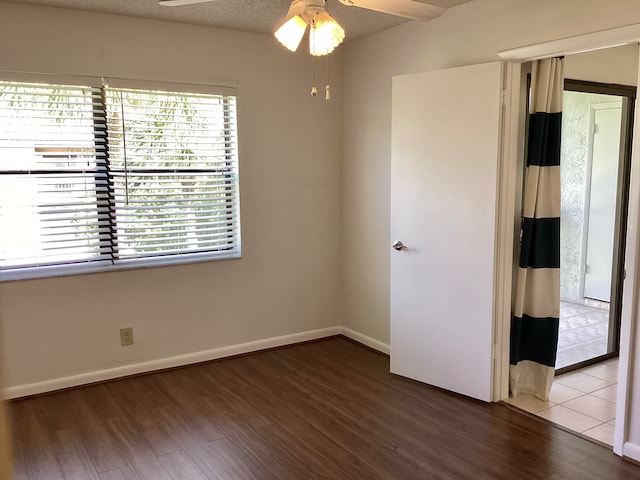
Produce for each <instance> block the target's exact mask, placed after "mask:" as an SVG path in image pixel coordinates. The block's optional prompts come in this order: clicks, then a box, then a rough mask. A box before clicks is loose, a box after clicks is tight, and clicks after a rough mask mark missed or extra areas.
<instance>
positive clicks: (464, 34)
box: [341, 0, 640, 458]
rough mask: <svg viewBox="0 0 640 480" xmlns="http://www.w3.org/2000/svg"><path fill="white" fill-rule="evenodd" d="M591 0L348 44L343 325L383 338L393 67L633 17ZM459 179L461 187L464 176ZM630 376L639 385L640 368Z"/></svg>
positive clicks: (460, 57) (627, 7)
mask: <svg viewBox="0 0 640 480" xmlns="http://www.w3.org/2000/svg"><path fill="white" fill-rule="evenodd" d="M588 4H589V5H588V8H587V7H586V6H585V2H584V0H538V1H535V2H532V1H530V0H474V1H472V2H469V3H466V4H464V5H460V6H458V7H454V8H452V9H450V10H448V11H447V12H446V13H445V14H444V15H443V16H442V17H440V18H438V19H436V20H433V21H431V22H428V23H419V22H410V23H407V24H404V25H400V26H398V27H394V28H392V29H389V30H386V31H384V32H381V33H378V34H375V35H372V36H369V37H364V38H361V39H358V40H355V41H352V42H349V43H347V44H346V45H345V48H344V50H343V51H342V87H343V97H342V105H341V108H342V125H343V130H342V132H343V133H342V192H343V195H342V198H343V204H342V272H343V276H342V279H343V285H342V291H343V294H342V301H343V309H342V312H343V321H344V323H345V325H346V326H347V327H349V328H352V329H354V330H357V331H359V332H361V333H363V334H365V335H369V336H371V337H374V338H376V339H377V340H379V341H381V342H384V343H388V342H389V255H390V253H391V248H390V245H391V241H392V240H393V238H392V236H393V235H392V233H393V232H391V231H390V218H389V205H390V189H389V188H390V156H391V153H390V140H391V78H392V76H393V75H399V74H405V73H412V72H420V71H426V70H433V69H438V68H448V67H455V66H461V65H468V64H475V63H482V62H489V61H495V60H496V59H497V55H496V54H497V52H499V51H501V50H507V49H511V48H515V47H519V46H525V45H531V44H536V43H540V42H546V41H550V40H555V39H560V38H566V37H569V36H573V35H579V34H583V33H588V32H593V31H599V30H603V29H608V28H613V27H618V26H624V25H629V24H632V23H640V9H639V8H638V2H637V1H636V0H616V2H611V1H609V0H590V1H589V2H588ZM634 65H636V63H635V62H634ZM601 81H607V80H606V79H604V80H601ZM624 83H628V82H626V81H625V82H624ZM634 83H635V82H634ZM459 187H460V191H461V192H464V187H465V186H464V185H460V186H459ZM461 301H464V299H461ZM639 331H640V329H639ZM639 341H640V339H639ZM638 370H640V365H638V368H636V371H638ZM635 384H636V385H638V388H639V389H640V378H639V379H638V380H637V381H636V382H635ZM631 404H632V405H634V406H635V409H636V410H638V412H634V415H635V413H637V415H636V416H634V417H633V418H634V419H635V420H634V423H633V425H632V429H631V431H632V437H631V441H632V442H634V443H636V444H638V445H640V399H638V398H637V397H636V400H635V401H632V403H631ZM639 458H640V457H639Z"/></svg>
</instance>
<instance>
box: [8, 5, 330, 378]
mask: <svg viewBox="0 0 640 480" xmlns="http://www.w3.org/2000/svg"><path fill="white" fill-rule="evenodd" d="M0 45H2V48H0V69H4V70H12V71H27V72H48V73H65V74H80V75H95V76H111V77H121V78H129V79H138V78H139V79H152V80H156V81H170V82H183V83H195V84H217V83H218V82H220V81H225V82H233V83H237V84H238V86H239V101H238V117H239V121H238V122H239V152H240V189H241V204H242V206H241V213H242V243H243V258H242V259H238V260H228V261H218V262H208V263H199V264H192V265H183V266H172V267H161V268H149V269H139V270H130V271H118V272H112V273H102V274H89V275H81V276H74V277H64V278H50V279H40V280H33V281H20V282H11V283H3V284H0V292H1V293H2V294H3V299H4V300H3V302H2V304H1V306H0V314H1V316H2V322H3V327H4V334H5V342H4V345H5V347H6V352H5V354H6V355H5V356H6V366H7V368H6V372H5V373H6V380H7V385H8V386H10V387H15V386H20V385H25V384H30V383H33V382H41V381H45V380H50V379H55V378H57V377H63V376H68V375H74V374H79V373H83V372H92V371H95V370H101V369H109V368H114V367H119V366H126V365H131V364H135V363H138V362H146V361H151V360H157V359H162V358H166V357H170V356H174V355H184V354H190V353H193V352H198V351H203V350H209V349H213V348H217V347H221V346H227V345H234V344H239V343H242V342H249V341H253V340H258V339H265V338H270V337H274V336H280V335H285V334H293V333H296V332H302V331H308V330H313V329H319V328H324V327H330V326H336V325H340V324H341V322H340V317H339V293H340V292H339V286H340V277H339V276H340V271H339V250H338V246H339V245H338V243H339V238H340V180H339V178H340V177H339V175H340V151H339V138H340V118H339V104H340V86H339V84H338V83H337V82H336V83H334V88H333V93H334V99H333V100H332V101H331V102H325V101H324V99H323V98H319V97H318V98H311V96H310V95H309V90H310V88H311V83H312V75H313V70H312V61H311V57H310V56H309V55H308V54H305V53H304V51H303V52H302V53H301V54H295V55H294V54H291V53H289V52H288V51H286V50H284V49H283V48H281V47H280V46H279V45H278V44H277V42H275V41H273V39H272V38H271V36H268V35H258V34H249V33H242V32H234V31H230V30H216V29H211V28H206V27H197V26H190V25H184V24H177V23H168V22H160V21H151V20H143V19H138V18H131V17H121V16H112V15H104V14H95V13H83V12H76V11H72V10H63V9H55V8H42V7H34V6H27V5H17V4H8V3H0ZM336 60H337V61H334V62H333V66H334V68H335V69H336V71H335V72H334V74H333V75H332V78H335V79H339V71H338V68H339V60H338V58H336ZM129 325H130V326H133V328H134V336H135V341H136V343H135V345H134V346H132V347H126V348H122V347H120V344H119V333H118V330H119V328H121V327H123V326H129Z"/></svg>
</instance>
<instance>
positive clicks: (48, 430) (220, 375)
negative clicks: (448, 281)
mask: <svg viewBox="0 0 640 480" xmlns="http://www.w3.org/2000/svg"><path fill="white" fill-rule="evenodd" d="M11 410H12V417H13V422H14V444H15V452H14V457H15V469H16V479H30V480H49V479H66V480H70V479H82V480H85V479H100V480H123V479H124V480H129V479H149V480H163V479H190V480H191V479H193V480H202V479H217V480H229V479H241V480H242V479H258V480H263V479H278V480H287V479H291V480H311V479H327V480H329V479H331V480H338V479H363V480H375V479H393V480H400V479H455V480H459V479H474V480H477V479H509V480H513V479H519V480H520V479H553V480H563V479H580V480H591V479H593V480H596V479H625V480H629V479H633V478H640V467H638V466H636V465H633V464H631V463H628V462H624V461H623V460H621V459H620V458H619V457H616V456H615V455H613V453H612V452H611V451H609V450H608V449H606V448H604V447H601V446H599V445H596V444H594V443H591V442H589V441H587V440H584V439H582V438H579V437H576V436H574V435H572V434H570V433H567V432H565V431H562V430H560V429H558V428H555V427H553V426H551V425H549V424H547V423H543V422H541V421H539V420H536V419H533V418H530V417H527V416H524V415H522V414H519V413H517V412H515V411H512V410H510V409H508V408H506V407H504V406H502V405H497V404H484V403H482V402H479V401H475V400H471V399H468V398H464V397H460V396H457V395H454V394H450V393H447V392H443V391H441V390H438V389H435V388H432V387H429V386H426V385H422V384H419V383H417V382H413V381H411V380H407V379H404V378H400V377H396V376H393V375H391V374H389V359H388V358H387V357H385V356H382V355H378V354H376V353H374V352H372V351H369V350H367V349H365V348H363V347H361V346H359V345H356V344H354V343H352V342H350V341H348V340H346V339H343V338H332V339H328V340H323V341H319V342H315V343H309V344H305V345H299V346H294V347H289V348H283V349H279V350H273V351H268V352H263V353H257V354H253V355H248V356H244V357H239V358H234V359H229V360H224V361H218V362H213V363H209V364H203V365H198V366H194V367H188V368H183V369H177V370H172V371H167V372H161V373H156V374H150V375H145V376H139V377H135V378H129V379H124V380H118V381H113V382H109V383H105V384H101V385H95V386H90V387H85V388H78V389H74V390H69V391H65V392H60V393H56V394H51V395H45V396H41V397H36V398H30V399H25V400H21V401H16V402H14V403H13V404H12V407H11Z"/></svg>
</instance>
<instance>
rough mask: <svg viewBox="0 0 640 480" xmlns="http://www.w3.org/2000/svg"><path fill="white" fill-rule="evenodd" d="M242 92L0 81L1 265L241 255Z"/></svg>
mask: <svg viewBox="0 0 640 480" xmlns="http://www.w3.org/2000/svg"><path fill="white" fill-rule="evenodd" d="M235 102H236V99H235V97H234V96H226V95H204V94H192V93H175V92H163V91H149V90H134V89H124V88H110V87H75V86H65V85H44V84H39V85H36V84H25V83H10V82H0V232H2V234H1V235H0V273H3V274H5V273H7V272H9V271H14V272H15V271H30V272H33V271H34V269H36V270H41V269H44V270H47V269H48V268H49V269H50V267H55V266H59V265H64V266H66V268H67V269H69V270H70V272H71V273H73V271H74V270H73V267H74V266H76V267H77V266H78V265H80V266H83V268H85V267H86V266H87V265H91V266H92V267H96V268H98V269H103V268H112V267H115V266H118V265H125V264H128V265H130V266H131V265H138V264H139V265H146V264H157V263H161V264H162V263H170V262H175V261H191V260H198V259H211V258H221V257H222V258H228V257H233V256H238V255H239V253H240V223H239V208H238V168H237V141H236V132H237V127H236V108H235ZM85 269H86V268H85ZM5 276H6V275H5Z"/></svg>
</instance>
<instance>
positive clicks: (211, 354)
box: [4, 327, 384, 399]
mask: <svg viewBox="0 0 640 480" xmlns="http://www.w3.org/2000/svg"><path fill="white" fill-rule="evenodd" d="M347 330H348V331H349V333H346V332H345V331H344V328H343V327H329V328H321V329H318V330H309V331H306V332H300V333H293V334H290V335H282V336H279V337H272V338H266V339H263V340H256V341H254V342H247V343H240V344H237V345H230V346H226V347H220V348H213V349H211V350H203V351H200V352H194V353H188V354H185V355H176V356H173V357H167V358H161V359H158V360H151V361H148V362H140V363H134V364H131V365H124V366H122V367H115V368H108V369H104V370H96V371H93V372H87V373H80V374H76V375H69V376H67V377H60V378H54V379H52V380H45V381H43V382H35V383H29V384H26V385H18V386H15V387H9V388H6V389H5V390H4V397H5V398H6V399H16V398H21V397H28V396H32V395H39V394H42V393H48V392H53V391H56V390H64V389H67V388H72V387H78V386H80V385H87V384H91V383H98V382H104V381H107V380H113V379H115V378H121V377H128V376H131V375H139V374H142V373H149V372H153V371H157V370H165V369H168V368H175V367H182V366H185V365H191V364H194V363H201V362H208V361H211V360H217V359H220V358H226V357H233V356H236V355H243V354H246V353H251V352H258V351H260V350H265V349H270V348H277V347H282V346H286V345H291V344H295V343H302V342H308V341H311V340H318V339H321V338H326V337H332V336H336V335H345V336H347V337H349V338H353V339H354V340H356V341H359V342H361V343H363V344H365V345H367V346H371V347H372V348H375V347H374V346H373V345H370V344H369V343H368V342H373V343H375V342H377V340H374V339H372V338H370V337H367V336H366V335H362V334H360V333H357V332H354V331H353V330H350V329H347ZM377 343H380V344H381V345H384V344H382V343H381V342H377Z"/></svg>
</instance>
